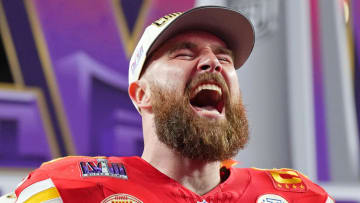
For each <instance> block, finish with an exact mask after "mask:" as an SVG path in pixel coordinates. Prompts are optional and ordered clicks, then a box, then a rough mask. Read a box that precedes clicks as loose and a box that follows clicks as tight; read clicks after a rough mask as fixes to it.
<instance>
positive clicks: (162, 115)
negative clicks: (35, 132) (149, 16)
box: [16, 6, 333, 203]
mask: <svg viewBox="0 0 360 203" xmlns="http://www.w3.org/2000/svg"><path fill="white" fill-rule="evenodd" d="M253 45H254V32H253V28H252V26H251V24H250V22H249V21H248V20H247V19H246V18H245V17H244V16H243V15H241V14H240V13H238V12H236V11H233V10H230V9H227V8H223V7H213V6H208V7H198V8H194V9H191V10H189V11H187V12H185V13H174V14H169V15H168V16H165V17H163V18H161V19H159V20H158V21H156V22H154V23H153V24H152V25H150V26H149V27H148V28H147V29H146V30H145V32H144V34H143V36H142V38H141V39H140V42H139V44H138V45H137V47H136V49H135V51H134V53H133V56H132V58H131V61H130V66H129V95H130V97H131V99H132V101H133V103H134V105H135V106H136V108H137V109H138V111H139V113H140V114H141V116H142V123H143V134H144V152H143V155H142V157H141V158H140V157H109V158H107V157H66V158H62V159H60V160H55V161H51V162H49V163H45V164H43V165H42V166H41V167H40V168H39V169H37V170H35V171H34V172H32V173H30V174H29V176H28V177H27V178H26V179H25V180H24V182H23V183H22V184H21V185H20V186H19V187H18V188H17V190H16V196H17V202H194V203H197V202H207V203H210V202H214V203H215V202H254V203H255V202H257V203H265V202H279V203H285V202H301V203H305V202H321V203H328V202H333V200H332V199H331V198H330V197H329V196H328V195H327V193H326V192H325V191H324V190H323V189H322V188H320V187H319V186H317V185H315V184H314V183H312V182H311V181H310V180H308V179H307V178H306V177H305V176H303V175H302V174H300V173H299V172H297V171H294V170H290V169H278V170H277V169H273V170H260V169H240V168H233V167H232V164H233V162H232V161H231V160H230V159H231V158H232V157H233V156H234V155H236V154H237V152H238V151H239V150H240V149H242V148H243V147H244V146H245V144H246V142H247V139H248V123H247V118H246V114H245V110H244V107H243V105H242V103H241V95H240V90H239V85H238V79H237V75H236V68H239V67H240V66H241V65H242V64H243V63H244V62H245V61H246V59H247V58H248V56H249V55H250V53H251V50H252V48H253Z"/></svg>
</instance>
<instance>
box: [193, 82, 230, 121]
mask: <svg viewBox="0 0 360 203" xmlns="http://www.w3.org/2000/svg"><path fill="white" fill-rule="evenodd" d="M190 104H191V105H192V106H193V107H194V108H195V109H196V110H198V111H209V112H215V113H218V114H221V113H222V112H223V110H224V99H223V91H222V89H221V87H220V86H218V85H217V84H210V83H204V84H201V85H198V86H197V87H196V88H195V90H194V91H193V92H192V94H191V97H190Z"/></svg>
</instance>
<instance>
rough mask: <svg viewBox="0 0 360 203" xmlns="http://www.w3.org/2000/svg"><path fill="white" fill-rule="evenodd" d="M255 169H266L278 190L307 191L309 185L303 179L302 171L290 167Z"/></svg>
mask: <svg viewBox="0 0 360 203" xmlns="http://www.w3.org/2000/svg"><path fill="white" fill-rule="evenodd" d="M254 169H255V170H262V171H264V172H265V173H266V174H267V175H268V176H269V178H270V180H271V181H272V183H273V186H274V188H275V189H277V190H281V191H287V192H306V191H307V189H308V187H307V185H306V183H305V182H304V180H303V176H304V175H302V174H301V173H300V172H298V171H296V170H293V169H289V168H281V169H275V168H274V169H258V168H254Z"/></svg>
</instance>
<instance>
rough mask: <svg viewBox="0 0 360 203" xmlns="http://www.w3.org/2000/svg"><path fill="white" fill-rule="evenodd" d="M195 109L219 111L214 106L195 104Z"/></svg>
mask: <svg viewBox="0 0 360 203" xmlns="http://www.w3.org/2000/svg"><path fill="white" fill-rule="evenodd" d="M195 109H196V110H197V111H212V112H216V113H219V111H218V110H217V109H216V108H214V107H213V106H203V107H198V106H195Z"/></svg>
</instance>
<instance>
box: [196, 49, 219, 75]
mask: <svg viewBox="0 0 360 203" xmlns="http://www.w3.org/2000/svg"><path fill="white" fill-rule="evenodd" d="M197 69H198V71H209V72H221V70H222V65H221V63H220V62H219V60H218V58H217V57H216V55H215V54H214V53H213V52H212V51H210V50H208V51H205V53H202V54H201V56H200V59H199V63H198V67H197Z"/></svg>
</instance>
